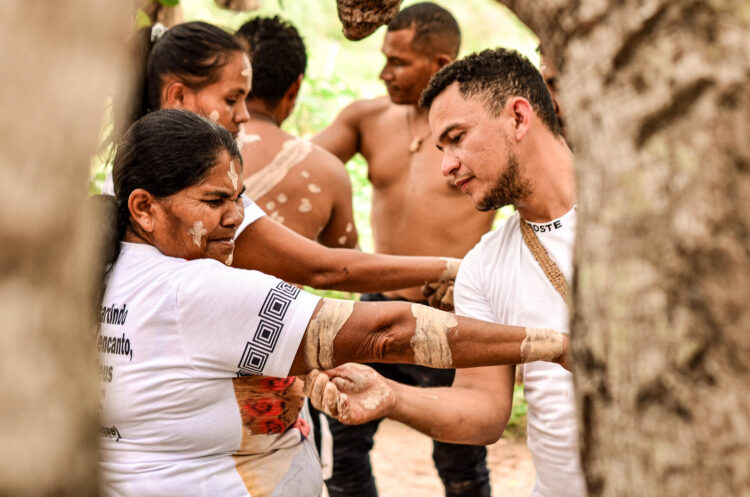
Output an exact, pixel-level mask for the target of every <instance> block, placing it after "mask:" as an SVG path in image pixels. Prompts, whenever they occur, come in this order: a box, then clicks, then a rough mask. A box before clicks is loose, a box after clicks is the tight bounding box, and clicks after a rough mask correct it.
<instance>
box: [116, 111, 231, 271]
mask: <svg viewBox="0 0 750 497" xmlns="http://www.w3.org/2000/svg"><path fill="white" fill-rule="evenodd" d="M225 151H226V152H228V153H229V155H231V156H232V157H233V159H234V160H236V161H239V162H240V164H242V157H241V155H240V151H239V150H238V149H237V143H236V142H235V140H234V137H232V134H231V133H230V132H229V131H227V130H226V129H224V127H222V126H220V125H218V124H216V123H213V122H211V121H209V120H208V119H205V118H203V117H201V116H199V115H198V114H194V113H192V112H188V111H184V110H176V109H167V110H160V111H156V112H152V113H150V114H147V115H146V116H144V117H142V118H140V119H139V120H138V121H136V122H135V123H134V124H133V125H132V126H131V127H130V128H129V129H128V131H127V132H126V133H125V136H124V137H123V139H122V141H121V143H119V144H118V147H117V153H116V154H115V161H114V169H113V171H112V176H113V180H114V186H115V197H114V201H115V211H116V214H115V218H116V220H115V221H114V225H115V226H116V229H115V230H113V233H112V235H114V236H113V237H112V238H113V239H112V240H111V243H108V244H106V245H105V250H106V251H107V253H106V254H105V261H106V263H107V264H108V265H111V264H113V263H114V262H115V261H116V260H117V256H118V255H119V247H120V241H121V240H122V238H123V236H124V235H125V231H126V230H127V229H128V227H129V226H130V211H129V210H128V199H129V198H130V194H131V193H132V192H133V190H135V189H137V188H142V189H144V190H146V191H148V192H149V193H151V194H152V195H154V196H155V197H157V198H165V197H168V196H170V195H173V194H175V193H177V192H179V191H181V190H184V189H185V188H188V187H190V186H193V185H196V184H198V183H199V182H200V181H201V180H202V179H203V178H204V177H205V176H206V174H208V172H209V171H210V170H211V169H212V168H213V167H214V166H215V165H216V161H217V160H218V159H219V156H220V155H221V153H222V152H225Z"/></svg>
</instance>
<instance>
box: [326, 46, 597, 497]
mask: <svg viewBox="0 0 750 497" xmlns="http://www.w3.org/2000/svg"><path fill="white" fill-rule="evenodd" d="M422 103H423V104H424V105H425V107H427V108H429V119H430V129H431V130H432V135H433V136H434V137H435V138H436V144H437V146H438V148H439V149H440V150H442V152H443V162H442V172H443V174H444V175H445V176H446V177H451V178H453V179H454V180H455V182H456V184H457V185H458V187H459V188H461V190H462V191H463V192H464V193H465V194H466V195H468V196H469V197H471V200H472V202H473V203H474V205H475V206H476V208H477V209H479V210H489V209H497V208H499V207H502V206H504V205H507V204H513V205H514V206H515V207H516V209H517V213H516V214H514V215H513V216H512V217H510V218H509V219H508V220H507V221H506V222H505V224H504V225H503V226H502V227H500V228H499V229H498V230H496V231H494V232H492V233H489V234H487V235H485V236H484V237H483V238H482V241H481V242H480V243H479V244H478V245H477V246H476V247H474V248H473V249H472V250H471V251H470V252H469V253H468V254H467V255H466V257H465V258H464V261H463V263H462V265H461V268H460V270H459V273H458V277H457V279H456V287H455V307H456V313H457V314H459V315H464V316H471V317H474V318H479V319H486V320H489V321H494V322H503V323H505V322H507V323H510V324H515V325H522V326H532V327H539V328H554V329H557V330H561V331H567V330H568V327H569V323H568V307H567V304H566V297H565V295H566V292H567V284H566V283H565V281H570V278H571V276H572V271H573V242H574V236H575V223H576V213H575V195H576V192H575V180H574V174H573V157H572V154H571V152H570V149H569V148H568V146H567V145H566V143H565V140H564V139H563V137H562V135H561V132H560V127H559V125H558V122H557V119H556V117H555V110H554V106H553V104H552V101H551V99H550V95H549V92H548V91H547V89H546V87H545V84H544V80H543V79H542V76H541V74H539V72H538V71H537V70H536V69H535V68H534V66H533V65H532V64H531V63H530V62H529V61H528V60H527V59H526V58H525V57H523V56H522V55H520V54H518V53H517V52H513V51H508V50H505V49H497V50H487V51H484V52H482V53H480V54H478V55H471V56H469V57H466V58H465V59H463V60H460V61H458V62H455V63H454V64H451V65H450V66H448V67H446V68H444V69H443V70H442V71H441V72H440V73H438V74H437V75H436V76H435V78H433V80H432V81H431V82H430V86H429V87H428V88H427V89H426V90H425V92H424V94H423V95H422ZM543 266H544V267H545V268H546V271H545V270H543V269H542V267H543ZM359 368H362V366H360V367H359ZM523 368H524V375H523V376H524V382H525V386H526V388H525V394H526V400H527V402H528V405H529V411H528V433H529V434H528V445H529V450H530V451H531V454H532V457H533V459H534V465H535V467H536V471H537V480H536V485H535V487H534V490H533V494H532V495H533V496H534V497H582V496H584V495H585V493H586V491H585V485H584V481H583V476H582V473H581V468H580V460H579V455H578V444H577V432H576V417H575V409H574V403H573V401H574V399H573V383H572V377H571V374H570V373H569V372H568V371H566V370H564V369H563V368H561V367H559V366H557V365H546V364H543V363H541V362H532V363H529V364H526V365H524V366H523ZM328 374H329V375H330V376H331V377H335V376H339V377H340V378H334V380H333V382H334V384H335V385H336V386H337V387H338V389H339V391H340V392H341V393H343V394H346V396H342V395H340V397H339V410H338V416H339V417H340V418H341V419H345V420H346V421H347V422H352V423H361V422H365V421H369V420H370V419H375V418H378V417H381V416H388V417H390V418H393V419H396V420H398V421H401V422H403V423H406V424H408V425H410V426H412V427H414V428H416V429H418V430H420V431H422V432H424V433H426V434H428V435H430V436H431V437H433V438H437V439H439V440H444V441H449V442H463V443H476V444H486V443H492V442H494V441H496V440H497V439H498V438H499V437H500V436H501V435H502V432H503V430H504V428H505V425H506V423H507V421H508V417H509V416H510V409H511V403H512V395H513V380H514V376H515V375H514V367H512V366H493V367H483V368H474V369H467V370H460V371H458V372H457V373H456V380H455V382H454V383H453V386H452V387H451V388H434V389H429V390H426V389H415V388H411V387H407V386H404V385H399V384H398V383H395V382H391V381H389V380H385V379H383V378H381V377H378V376H377V375H376V374H375V373H374V372H373V371H365V372H364V373H363V372H362V370H361V369H357V370H356V371H354V370H353V369H352V368H351V367H347V366H344V367H342V368H339V369H338V370H332V371H330V372H329V373H328ZM352 380H356V381H355V382H353V381H352ZM373 392H376V393H377V398H378V399H380V401H379V403H377V405H376V407H375V408H374V409H369V410H368V409H366V408H369V407H372V405H373V402H372V399H369V401H367V400H368V396H370V395H371V394H372V393H373Z"/></svg>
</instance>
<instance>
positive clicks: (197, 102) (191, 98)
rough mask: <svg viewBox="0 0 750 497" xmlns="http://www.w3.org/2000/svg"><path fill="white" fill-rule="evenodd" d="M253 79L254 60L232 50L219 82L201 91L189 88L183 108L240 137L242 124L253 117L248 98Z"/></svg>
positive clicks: (222, 69)
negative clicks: (250, 114) (251, 64)
mask: <svg viewBox="0 0 750 497" xmlns="http://www.w3.org/2000/svg"><path fill="white" fill-rule="evenodd" d="M252 81H253V73H252V68H251V66H250V59H248V57H247V55H246V54H244V53H242V52H232V53H231V54H230V55H229V58H228V60H227V63H226V64H224V67H222V68H221V70H220V75H219V79H218V80H217V81H216V82H214V83H211V84H210V85H207V86H204V87H203V88H201V89H199V90H191V89H186V93H185V97H184V99H183V102H182V104H183V107H184V108H185V110H189V111H191V112H195V113H196V114H200V115H202V116H204V117H207V118H209V119H211V120H212V121H214V122H216V123H218V124H220V125H222V126H224V127H225V128H226V129H227V130H229V132H230V133H232V134H233V135H235V136H237V133H238V132H239V129H240V124H241V123H244V122H246V121H247V120H248V119H250V116H249V115H248V113H247V107H246V106H245V97H246V96H247V93H248V92H249V91H250V85H251V83H252Z"/></svg>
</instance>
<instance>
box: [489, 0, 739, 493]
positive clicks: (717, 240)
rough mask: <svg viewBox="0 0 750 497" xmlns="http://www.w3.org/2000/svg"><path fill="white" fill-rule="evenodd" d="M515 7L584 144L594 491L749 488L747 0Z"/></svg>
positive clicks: (588, 408) (579, 391) (583, 424)
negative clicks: (535, 37)
mask: <svg viewBox="0 0 750 497" xmlns="http://www.w3.org/2000/svg"><path fill="white" fill-rule="evenodd" d="M503 3H506V4H507V5H508V6H509V7H510V8H511V9H513V10H514V11H515V12H516V13H517V14H518V15H519V17H521V19H522V20H524V21H525V22H526V23H527V24H529V26H530V27H531V28H532V29H533V30H534V31H536V32H537V34H539V35H540V38H541V39H542V43H543V45H544V47H545V51H546V52H547V53H549V54H550V55H552V56H553V58H554V60H555V62H556V63H557V66H558V67H559V69H560V71H561V84H562V93H561V98H562V103H563V107H564V109H565V110H566V112H567V116H568V124H569V128H570V129H569V133H570V134H571V137H572V141H573V143H575V146H576V150H575V152H576V168H577V175H578V214H579V231H578V238H577V245H576V255H575V257H576V259H575V260H576V274H577V278H576V281H575V283H574V312H573V337H572V340H573V344H572V355H573V365H574V375H575V384H576V402H577V407H578V418H579V424H580V435H581V451H582V454H581V455H582V461H583V467H584V471H585V474H586V480H587V483H588V487H589V492H590V495H591V496H592V497H595V496H618V497H621V496H629V495H632V496H639V497H643V496H660V497H664V496H681V497H682V496H685V495H705V496H740V495H750V395H748V391H747V390H748V387H747V385H748V384H750V374H748V373H749V369H750V339H748V332H750V50H749V47H750V7H749V6H748V3H747V0H723V1H718V2H705V1H699V0H694V1H687V0H680V1H669V0H653V1H642V2H616V3H615V2H600V1H597V2H579V1H573V0H544V1H541V0H540V1H536V2H525V1H521V0H510V1H505V2H503Z"/></svg>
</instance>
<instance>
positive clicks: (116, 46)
mask: <svg viewBox="0 0 750 497" xmlns="http://www.w3.org/2000/svg"><path fill="white" fill-rule="evenodd" d="M127 7H128V2H108V1H101V0H56V1H54V2H48V1H44V0H2V2H0V60H2V63H3V68H2V75H0V109H2V112H0V198H1V199H2V207H0V245H1V246H2V249H0V323H2V329H1V331H0V367H1V368H2V384H1V386H0V445H1V446H2V450H0V495H8V496H11V495H12V496H14V497H17V496H20V497H26V496H51V495H54V496H77V497H80V496H84V497H85V496H94V495H97V489H96V460H97V456H96V446H97V432H98V428H99V423H98V420H97V394H98V387H97V386H98V378H97V369H96V352H95V342H94V335H95V324H94V315H95V311H94V299H93V298H92V297H93V293H94V289H95V285H94V282H95V278H97V276H96V275H95V274H94V273H95V269H96V268H95V265H96V264H95V261H96V260H97V257H96V256H95V255H94V254H95V250H94V245H93V241H92V237H91V236H90V231H91V224H92V221H91V216H90V214H89V213H88V212H87V209H86V195H87V173H88V166H89V161H90V159H91V157H92V156H93V155H94V154H95V152H96V148H97V142H98V134H99V129H100V126H101V124H102V122H103V119H104V110H105V97H106V96H107V94H108V93H109V92H110V90H111V88H112V83H113V82H114V78H115V75H116V74H115V73H116V70H118V69H119V65H120V51H121V49H122V47H123V46H124V44H125V40H126V39H127V30H128V23H129V22H130V21H131V20H132V12H131V11H128V9H127Z"/></svg>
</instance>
